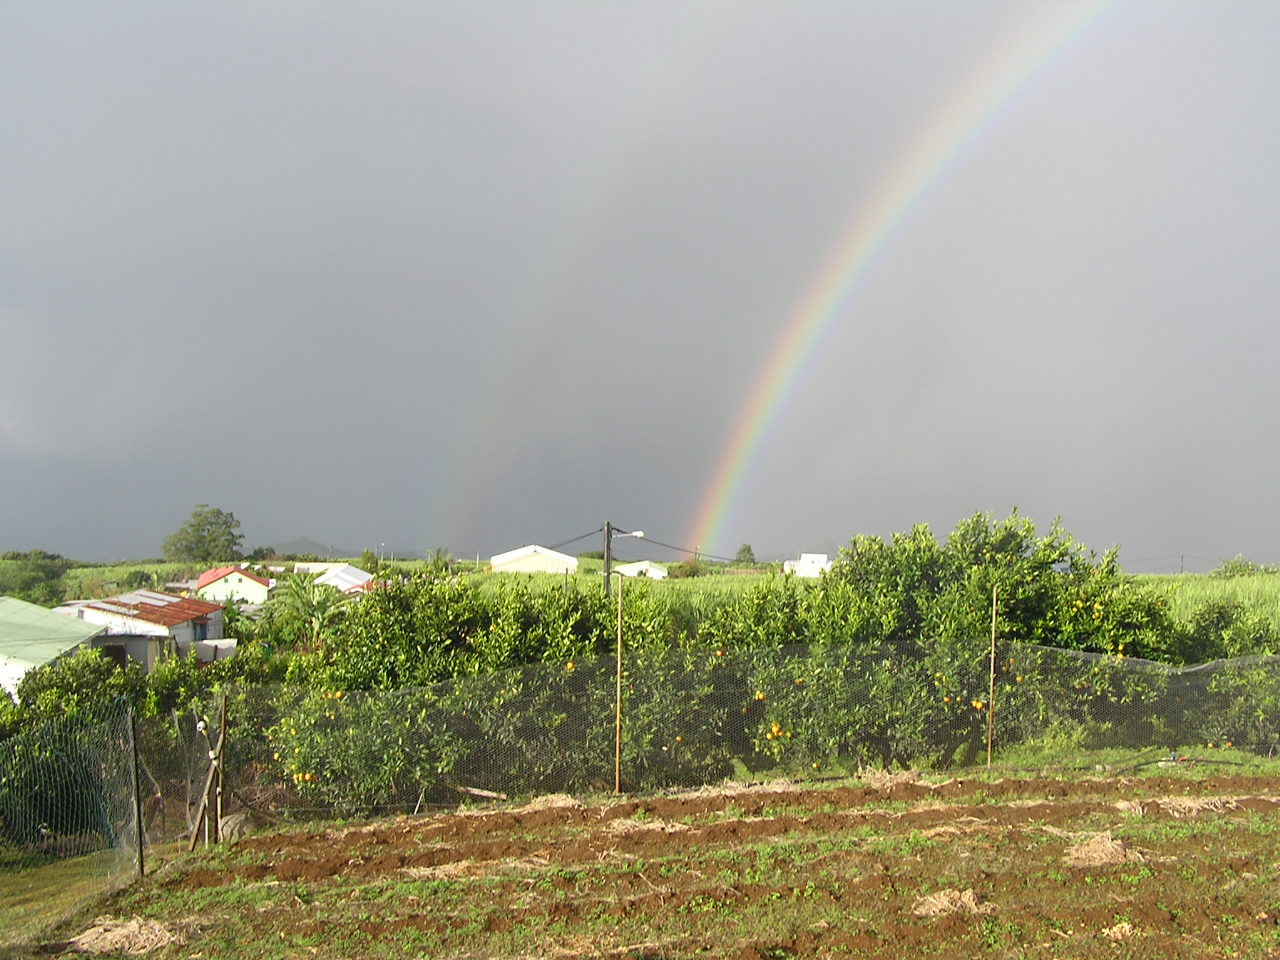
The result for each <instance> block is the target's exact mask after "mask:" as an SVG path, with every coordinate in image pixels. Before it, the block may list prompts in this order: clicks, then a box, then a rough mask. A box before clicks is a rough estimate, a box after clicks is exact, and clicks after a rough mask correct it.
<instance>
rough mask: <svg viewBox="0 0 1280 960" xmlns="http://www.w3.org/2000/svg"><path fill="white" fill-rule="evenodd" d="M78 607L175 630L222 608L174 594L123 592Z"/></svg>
mask: <svg viewBox="0 0 1280 960" xmlns="http://www.w3.org/2000/svg"><path fill="white" fill-rule="evenodd" d="M79 606H81V607H82V608H86V609H90V610H101V611H103V612H104V613H113V614H116V615H117V616H123V617H131V618H133V619H134V620H141V621H143V622H144V623H155V624H159V625H160V626H162V627H174V626H177V625H178V624H180V623H186V622H187V621H188V620H204V619H205V618H207V617H208V616H209V614H211V613H214V612H215V611H217V610H221V609H222V604H220V603H210V602H209V601H207V600H197V599H195V598H194V597H175V596H174V595H173V594H171V593H160V592H159V591H157V590H135V591H134V592H133V593H122V594H121V595H120V596H118V597H109V598H107V599H106V600H93V601H91V602H89V603H84V604H80V605H79Z"/></svg>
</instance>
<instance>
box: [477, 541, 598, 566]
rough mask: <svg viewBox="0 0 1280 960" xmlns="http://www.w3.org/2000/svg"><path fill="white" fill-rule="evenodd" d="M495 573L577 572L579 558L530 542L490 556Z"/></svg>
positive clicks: (490, 563) (490, 564)
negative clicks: (524, 545)
mask: <svg viewBox="0 0 1280 960" xmlns="http://www.w3.org/2000/svg"><path fill="white" fill-rule="evenodd" d="M489 566H490V567H491V568H492V570H493V572H494V573H577V572H578V558H577V557H571V556H569V555H568V554H567V553H557V552H556V551H555V550H550V549H548V548H547V547H539V546H538V545H536V544H530V545H529V546H527V547H520V548H518V549H516V550H508V551H507V552H506V553H499V554H496V555H494V556H492V557H490V558H489Z"/></svg>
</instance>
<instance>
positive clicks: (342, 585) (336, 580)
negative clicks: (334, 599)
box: [316, 563, 373, 593]
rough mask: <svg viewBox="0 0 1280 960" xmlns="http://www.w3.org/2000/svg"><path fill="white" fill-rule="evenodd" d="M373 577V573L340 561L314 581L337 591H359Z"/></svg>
mask: <svg viewBox="0 0 1280 960" xmlns="http://www.w3.org/2000/svg"><path fill="white" fill-rule="evenodd" d="M372 579H373V574H372V573H369V572H368V571H365V570H361V569H360V568H359V567H354V566H352V565H351V564H349V563H342V564H339V565H338V566H336V567H332V568H330V569H328V570H326V571H325V572H324V573H322V574H320V576H318V577H316V583H323V584H324V585H325V586H326V587H333V588H334V589H335V590H337V591H338V592H339V593H359V592H360V591H361V590H363V589H365V585H366V584H368V583H369V581H371V580H372Z"/></svg>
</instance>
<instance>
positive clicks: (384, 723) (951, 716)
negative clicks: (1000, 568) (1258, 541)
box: [141, 644, 1280, 842]
mask: <svg viewBox="0 0 1280 960" xmlns="http://www.w3.org/2000/svg"><path fill="white" fill-rule="evenodd" d="M975 647H976V650H975V651H974V652H971V653H968V654H963V653H962V651H959V650H956V649H950V650H940V649H929V650H927V651H925V650H923V649H921V648H916V647H910V648H909V647H897V648H895V647H888V646H877V647H871V648H868V647H854V646H849V645H838V644H829V645H794V646H786V647H782V648H777V647H774V648H769V649H761V648H747V649H737V650H730V649H724V648H707V647H684V648H679V647H674V648H673V647H664V648H661V649H658V648H649V649H638V650H636V651H634V652H633V653H632V654H631V655H630V656H629V657H628V659H627V661H626V663H625V664H624V670H623V682H622V698H621V738H620V742H619V741H618V740H616V739H615V737H616V734H617V731H618V727H617V719H618V718H617V713H616V710H617V707H618V704H617V702H616V700H615V696H616V679H617V678H616V672H615V671H616V661H615V659H614V658H613V657H612V656H604V657H600V658H597V659H592V660H589V661H578V662H564V663H539V664H535V665H531V666H526V667H521V668H518V669H513V670H508V671H504V672H501V673H496V674H491V675H485V676H474V677H466V678H463V679H460V680H457V681H453V682H449V683H443V684H438V685H436V686H432V687H422V688H413V689H404V690H397V691H394V692H378V693H369V692H342V691H325V690H302V689H296V688H288V687H276V688H270V689H263V688H253V689H243V690H230V691H227V693H226V696H227V716H228V718H229V720H228V726H229V730H228V733H227V743H226V748H225V749H226V755H225V777H226V779H225V784H224V797H225V799H224V811H227V812H232V813H233V812H236V811H241V812H244V813H245V815H246V817H247V818H248V819H250V820H253V819H254V818H258V819H264V818H265V819H270V818H278V819H308V818H322V817H329V816H340V817H361V816H369V815H376V814H390V813H413V812H415V811H422V810H424V809H428V808H432V807H440V806H449V807H452V806H457V805H458V804H459V803H460V802H464V801H468V800H476V799H481V800H483V799H489V798H518V797H528V796H533V795H537V794H544V793H574V794H582V793H591V792H601V791H612V790H613V789H614V786H615V775H616V774H617V772H618V771H617V770H615V760H616V761H618V770H620V786H621V788H622V789H623V790H625V791H636V792H646V791H657V790H663V789H667V788H673V787H690V786H698V785H702V784H707V783H716V782H720V781H723V780H726V779H739V780H752V779H764V778H769V777H777V776H789V777H799V776H815V775H830V774H832V773H840V772H856V771H857V770H858V769H859V768H862V767H867V766H873V767H890V766H910V767H916V768H926V769H944V768H954V767H965V766H973V765H977V764H980V763H985V762H986V758H987V738H988V732H990V735H991V742H992V744H993V746H994V750H995V756H996V759H997V760H998V761H999V760H1001V759H1002V758H1008V757H1013V756H1014V755H1015V751H1016V750H1018V749H1019V748H1022V749H1024V752H1025V751H1026V750H1030V751H1034V750H1036V749H1037V748H1040V749H1042V750H1043V752H1044V755H1045V756H1050V755H1052V756H1056V757H1059V758H1063V757H1069V756H1071V755H1072V753H1073V751H1080V752H1083V751H1086V750H1098V749H1115V750H1120V751H1135V752H1136V751H1148V750H1155V749H1159V750H1161V751H1166V752H1167V753H1168V754H1169V755H1171V756H1177V755H1179V753H1180V751H1185V750H1186V749H1189V748H1193V747H1199V748H1203V749H1208V748H1210V747H1216V746H1234V747H1237V748H1239V749H1243V750H1249V751H1253V752H1255V753H1258V754H1262V755H1271V754H1273V753H1274V752H1275V751H1276V749H1277V746H1278V745H1280V657H1249V658H1242V659H1237V660H1227V661H1218V662H1215V663H1209V664H1203V665H1199V666H1195V667H1172V666H1167V665H1164V664H1158V663H1152V662H1149V661H1141V660H1132V659H1123V658H1117V657H1106V656H1099V655H1096V654H1085V653H1079V652H1075V651H1067V650H1058V649H1052V648H1046V647H1035V646H1023V645H1006V646H1004V647H1002V648H1001V649H1000V650H999V651H998V653H997V657H996V658H995V664H994V673H993V672H992V664H991V658H990V655H989V651H984V650H982V649H981V645H980V644H978V645H975ZM993 677H994V680H993ZM993 694H994V696H993ZM218 706H219V705H218V704H217V703H215V702H212V701H211V702H210V703H209V704H207V705H206V707H205V709H204V712H203V713H200V714H199V715H198V716H197V714H196V713H191V714H188V715H186V716H185V717H181V718H177V719H176V720H175V719H170V720H169V721H168V722H166V723H163V724H149V725H144V733H143V737H142V741H141V742H142V749H143V767H144V772H145V775H146V783H145V784H144V787H145V788H146V789H150V791H151V793H150V795H149V796H148V797H147V798H145V800H144V813H145V816H146V823H145V826H146V830H147V836H148V838H149V839H150V841H151V842H159V841H161V840H163V839H174V838H177V837H182V836H186V835H188V834H189V831H190V829H191V827H192V824H193V822H194V810H195V809H196V806H197V805H198V803H199V800H200V796H201V791H202V784H203V782H204V780H205V778H206V776H207V768H208V764H209V759H208V753H209V748H210V744H211V742H212V741H211V739H210V737H209V736H205V735H204V734H199V733H197V731H196V729H195V726H196V723H197V720H199V719H203V720H204V721H205V723H206V724H207V725H209V727H212V726H213V725H214V723H215V721H216V717H217V712H218ZM989 722H990V731H989V730H988V724H989ZM234 829H235V825H233V831H234Z"/></svg>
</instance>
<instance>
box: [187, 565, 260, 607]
mask: <svg viewBox="0 0 1280 960" xmlns="http://www.w3.org/2000/svg"><path fill="white" fill-rule="evenodd" d="M270 589H271V581H270V580H268V579H267V578H266V577H260V576H258V575H257V574H256V573H254V572H253V571H251V570H245V569H244V568H243V567H214V568H213V569H212V570H206V571H205V572H204V573H202V574H200V579H199V580H197V581H196V589H195V594H196V596H197V597H199V598H200V599H201V600H208V601H209V602H210V603H226V602H227V601H228V600H243V601H244V602H245V603H257V604H261V603H266V602H267V593H268V591H269V590H270Z"/></svg>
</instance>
